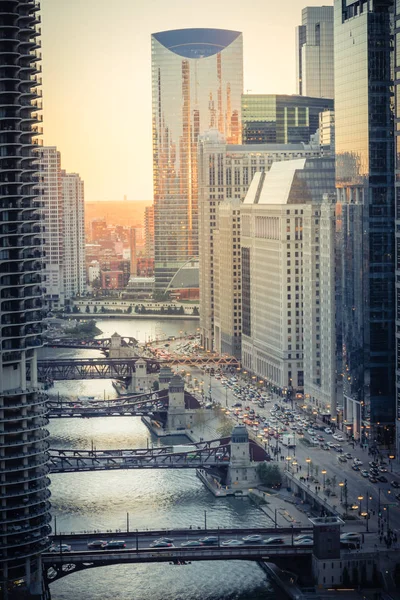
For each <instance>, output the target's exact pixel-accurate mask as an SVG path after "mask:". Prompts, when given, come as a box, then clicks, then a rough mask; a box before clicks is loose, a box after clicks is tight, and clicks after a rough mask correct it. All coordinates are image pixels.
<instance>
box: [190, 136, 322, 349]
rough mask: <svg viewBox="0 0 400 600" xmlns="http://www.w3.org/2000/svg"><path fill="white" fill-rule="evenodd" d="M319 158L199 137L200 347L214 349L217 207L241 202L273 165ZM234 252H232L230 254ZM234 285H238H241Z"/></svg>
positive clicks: (294, 148) (315, 150)
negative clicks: (256, 178) (255, 180)
mask: <svg viewBox="0 0 400 600" xmlns="http://www.w3.org/2000/svg"><path fill="white" fill-rule="evenodd" d="M319 155H320V149H319V145H316V146H311V145H306V144H288V145H284V144H264V145H263V144H261V145H253V146H250V145H248V146H247V145H229V144H226V143H225V140H224V138H223V136H222V135H221V134H220V133H219V132H218V131H216V130H213V131H209V132H207V133H206V134H204V135H203V136H201V139H200V142H199V160H198V164H199V230H200V234H199V247H200V260H199V265H200V274H199V279H200V335H201V344H202V346H204V347H205V348H206V349H207V350H213V349H214V309H215V307H214V293H215V283H216V282H215V277H214V256H215V250H216V243H215V241H214V231H215V230H216V229H218V226H219V222H218V206H219V205H220V204H221V203H222V202H223V201H224V200H227V201H229V200H231V199H232V200H237V199H239V200H243V199H244V197H245V195H246V193H247V191H248V189H249V186H250V183H251V180H252V178H253V177H254V175H255V173H256V172H258V171H260V172H263V171H268V170H269V169H270V168H271V165H272V164H273V163H274V162H276V161H287V160H292V159H295V158H300V157H313V156H315V157H319ZM236 243H239V241H237V242H236ZM234 250H236V249H234V248H232V252H233V251H234ZM232 256H233V254H232ZM237 283H238V285H240V281H238V282H237Z"/></svg>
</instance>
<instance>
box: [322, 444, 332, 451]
mask: <svg viewBox="0 0 400 600" xmlns="http://www.w3.org/2000/svg"><path fill="white" fill-rule="evenodd" d="M322 448H323V449H324V450H330V449H331V448H330V446H329V444H324V445H323V446H322Z"/></svg>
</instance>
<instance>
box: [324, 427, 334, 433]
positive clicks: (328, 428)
mask: <svg viewBox="0 0 400 600" xmlns="http://www.w3.org/2000/svg"><path fill="white" fill-rule="evenodd" d="M324 431H325V433H327V434H331V433H333V431H332V429H331V428H330V427H326V428H325V429H324Z"/></svg>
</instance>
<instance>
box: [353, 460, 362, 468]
mask: <svg viewBox="0 0 400 600" xmlns="http://www.w3.org/2000/svg"><path fill="white" fill-rule="evenodd" d="M353 463H354V464H355V465H358V466H359V467H361V465H362V460H360V459H359V458H355V459H354V460H353Z"/></svg>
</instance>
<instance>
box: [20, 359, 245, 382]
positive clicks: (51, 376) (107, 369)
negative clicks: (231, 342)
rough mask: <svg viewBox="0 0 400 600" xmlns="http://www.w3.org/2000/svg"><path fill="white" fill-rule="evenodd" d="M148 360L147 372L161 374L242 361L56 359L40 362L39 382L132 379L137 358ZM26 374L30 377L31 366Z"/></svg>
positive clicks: (237, 363) (233, 364)
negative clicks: (164, 370)
mask: <svg viewBox="0 0 400 600" xmlns="http://www.w3.org/2000/svg"><path fill="white" fill-rule="evenodd" d="M139 359H141V360H145V361H146V363H147V373H158V371H159V369H160V367H161V366H163V365H172V366H179V365H183V366H186V367H196V368H199V367H204V366H211V367H214V368H218V367H220V366H232V367H238V366H239V362H238V361H237V359H236V358H233V357H214V356H210V357H204V358H190V357H184V356H176V357H171V358H170V359H167V360H164V359H163V360H158V359H155V358H143V357H142V356H134V357H132V358H124V359H122V358H83V359H75V358H69V359H61V360H60V359H56V360H39V361H38V378H39V381H49V380H53V381H60V380H66V379H122V380H125V379H129V378H131V377H132V375H133V374H134V373H135V363H136V361H137V360H139ZM27 376H28V378H29V377H30V373H29V367H28V369H27Z"/></svg>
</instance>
